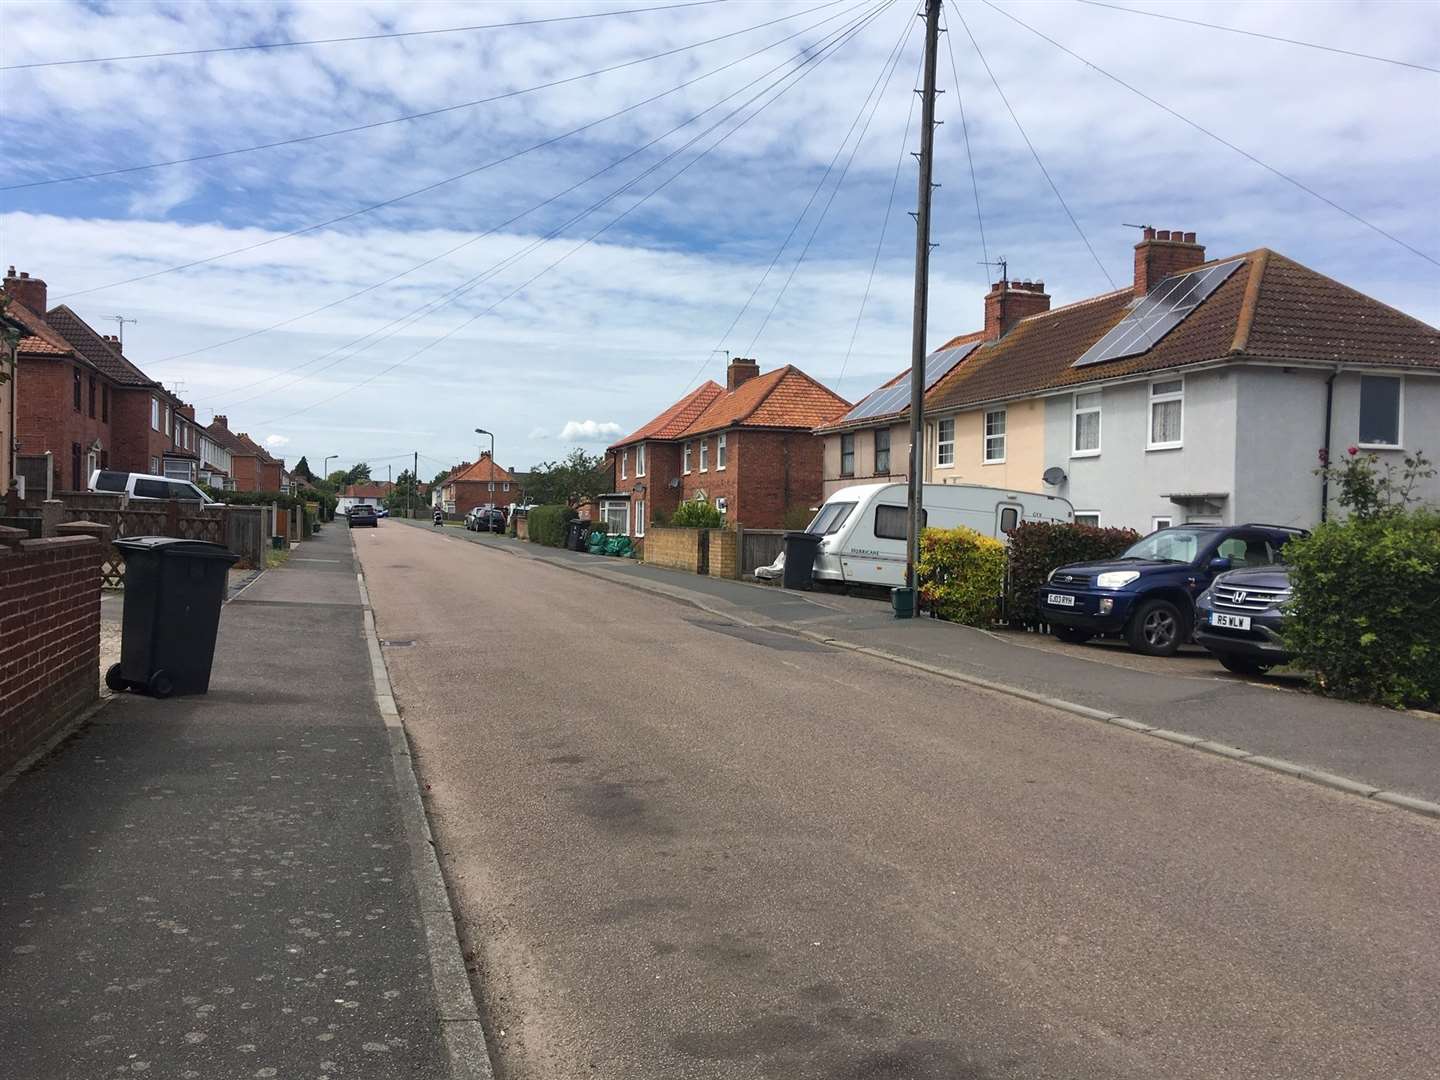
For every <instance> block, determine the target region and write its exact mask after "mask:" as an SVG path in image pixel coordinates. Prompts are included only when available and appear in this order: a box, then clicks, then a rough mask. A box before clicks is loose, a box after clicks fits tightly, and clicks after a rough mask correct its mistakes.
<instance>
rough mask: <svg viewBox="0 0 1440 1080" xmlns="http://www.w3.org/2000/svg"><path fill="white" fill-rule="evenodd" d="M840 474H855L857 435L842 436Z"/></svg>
mask: <svg viewBox="0 0 1440 1080" xmlns="http://www.w3.org/2000/svg"><path fill="white" fill-rule="evenodd" d="M840 475H841V476H854V475H855V436H854V435H841V436H840Z"/></svg>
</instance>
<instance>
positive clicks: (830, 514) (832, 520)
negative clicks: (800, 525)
mask: <svg viewBox="0 0 1440 1080" xmlns="http://www.w3.org/2000/svg"><path fill="white" fill-rule="evenodd" d="M854 509H855V504H854V503H853V502H845V503H826V504H825V505H824V506H822V507H821V508H820V512H819V513H818V514H816V515H815V520H814V521H812V522H810V524H809V525H808V526H807V527H806V529H805V531H806V532H808V533H814V534H815V535H816V536H829V535H831V534H832V533H837V532H839V531H840V528H841V526H843V525H844V524H845V522H847V521H849V520H850V512H851V511H852V510H854Z"/></svg>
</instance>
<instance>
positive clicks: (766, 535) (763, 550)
mask: <svg viewBox="0 0 1440 1080" xmlns="http://www.w3.org/2000/svg"><path fill="white" fill-rule="evenodd" d="M784 550H785V530H784V529H745V528H742V529H741V530H740V576H741V577H744V576H746V575H747V574H753V573H754V572H755V571H756V570H758V569H759V568H760V567H762V566H769V565H770V564H771V563H773V562H774V561H775V560H776V559H777V558H779V557H780V552H782V551H784Z"/></svg>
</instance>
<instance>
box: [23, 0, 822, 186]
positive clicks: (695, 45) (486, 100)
mask: <svg viewBox="0 0 1440 1080" xmlns="http://www.w3.org/2000/svg"><path fill="white" fill-rule="evenodd" d="M842 3H844V0H828V2H827V3H824V4H820V5H818V6H816V7H812V8H806V9H805V10H804V11H797V12H794V13H792V14H790V15H782V16H780V17H779V18H778V19H770V20H768V21H766V22H762V23H756V24H755V25H754V26H747V27H745V28H744V29H742V30H732V31H731V32H730V33H728V34H719V35H717V36H715V37H709V38H706V39H705V40H703V41H696V42H692V43H691V44H689V45H681V46H679V47H678V48H674V49H666V50H665V51H664V52H658V53H652V54H650V55H649V56H641V57H637V58H636V59H634V60H626V61H624V62H622V63H619V64H611V65H610V66H609V67H603V68H597V69H596V70H594V71H586V72H583V73H581V74H579V75H568V76H566V77H565V78H563V79H551V80H550V81H549V82H543V83H539V84H537V85H535V86H526V87H522V88H521V89H518V90H507V91H505V92H504V93H503V94H492V95H491V96H490V97H483V98H475V99H474V100H472V101H461V102H458V103H457V104H454V105H443V106H441V107H440V108H438V109H427V110H425V111H424V112H417V113H407V114H406V115H404V116H392V117H389V118H387V119H385V120H373V121H370V122H369V123H365V124H352V125H351V126H349V127H343V128H334V129H332V130H330V131H317V132H315V133H313V134H310V135H295V136H292V137H291V138H286V139H272V140H271V141H270V142H263V143H255V144H253V145H251V146H237V147H232V148H231V149H229V150H215V151H211V152H210V153H206V154H192V155H190V156H189V157H182V158H170V159H168V160H166V161H151V162H147V163H145V164H143V165H125V166H122V167H119V168H114V169H101V170H99V171H97V172H89V173H74V174H72V175H70V176H52V177H47V178H46V179H43V180H27V181H25V182H24V183H19V184H5V185H3V186H0V191H20V190H23V189H25V188H35V187H45V186H47V185H50V184H69V183H74V182H76V181H80V180H98V179H101V178H102V177H107V176H123V175H126V174H129V173H137V172H146V171H149V170H151V169H164V168H169V167H170V166H172V165H193V164H196V163H197V162H201V161H214V160H216V159H217V158H225V157H233V156H235V155H236V154H251V153H254V152H256V151H257V150H274V149H276V148H278V147H282V146H297V145H299V144H301V143H308V142H316V141H318V140H320V139H330V138H334V137H335V136H337V135H354V134H356V133H358V132H361V131H374V130H375V129H376V128H382V127H387V126H389V125H391V124H404V123H409V122H410V121H412V120H425V119H429V118H430V117H435V116H444V115H446V114H448V113H452V112H459V111H460V110H462V109H472V108H474V107H476V106H477V105H490V104H493V103H494V102H497V101H505V100H507V99H509V98H515V97H523V96H524V95H526V94H533V93H536V92H537V91H540V90H550V89H553V88H554V87H557V86H566V85H568V84H570V83H574V82H581V81H583V80H585V79H593V78H596V77H597V76H600V75H608V74H610V73H612V72H616V71H622V70H624V69H625V68H631V67H636V66H638V65H640V64H648V63H650V62H651V61H654V60H663V59H664V58H665V57H667V56H675V55H677V54H679V53H683V52H689V51H690V50H692V49H699V48H703V47H704V46H706V45H713V44H715V43H716V42H717V41H725V40H727V39H729V38H733V37H740V36H742V35H744V34H750V33H754V32H755V31H756V30H763V29H764V28H765V27H767V26H774V25H775V24H776V23H779V22H788V21H789V20H791V19H799V18H803V17H804V16H806V15H810V14H812V13H814V12H816V11H823V10H824V9H825V8H830V7H836V6H837V5H839V4H842Z"/></svg>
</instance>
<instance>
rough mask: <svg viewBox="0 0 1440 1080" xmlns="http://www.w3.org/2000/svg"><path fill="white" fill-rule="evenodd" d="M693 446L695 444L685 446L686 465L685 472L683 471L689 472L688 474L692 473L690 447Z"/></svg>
mask: <svg viewBox="0 0 1440 1080" xmlns="http://www.w3.org/2000/svg"><path fill="white" fill-rule="evenodd" d="M692 445H693V444H691V443H688V442H687V443H686V444H685V465H684V470H683V471H685V472H687V473H688V472H689V471H690V447H691V446H692Z"/></svg>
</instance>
